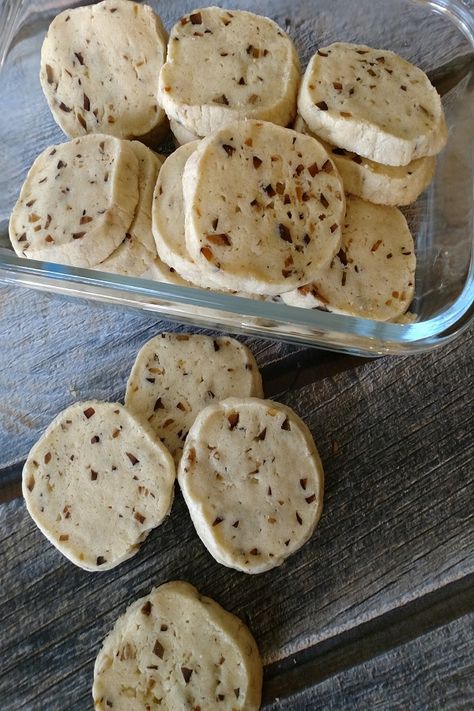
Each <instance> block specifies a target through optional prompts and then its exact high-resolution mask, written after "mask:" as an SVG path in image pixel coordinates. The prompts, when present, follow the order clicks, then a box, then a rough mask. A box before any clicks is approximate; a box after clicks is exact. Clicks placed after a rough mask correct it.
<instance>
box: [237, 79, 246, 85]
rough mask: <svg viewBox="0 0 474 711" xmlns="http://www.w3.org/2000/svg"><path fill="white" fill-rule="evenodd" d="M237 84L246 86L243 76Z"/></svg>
mask: <svg viewBox="0 0 474 711" xmlns="http://www.w3.org/2000/svg"><path fill="white" fill-rule="evenodd" d="M239 84H240V86H246V85H247V82H246V81H245V79H244V78H243V77H240V79H239Z"/></svg>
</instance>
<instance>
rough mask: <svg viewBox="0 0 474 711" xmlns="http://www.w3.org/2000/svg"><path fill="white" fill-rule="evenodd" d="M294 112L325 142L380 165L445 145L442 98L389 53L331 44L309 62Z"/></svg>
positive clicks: (404, 162) (403, 161)
mask: <svg viewBox="0 0 474 711" xmlns="http://www.w3.org/2000/svg"><path fill="white" fill-rule="evenodd" d="M298 112H299V113H300V114H301V116H302V117H303V119H304V120H305V121H306V123H307V124H308V126H309V128H310V129H311V131H314V132H315V133H317V134H318V136H321V138H323V139H324V140H325V141H328V142H329V143H331V144H333V145H335V146H339V147H340V148H345V149H347V150H349V151H354V152H356V153H358V154H359V155H361V156H365V157H366V158H370V159H371V160H373V161H376V162H377V163H382V164H383V165H408V163H410V162H411V161H412V160H414V159H415V158H421V157H423V156H432V155H435V154H436V153H438V152H439V151H440V150H441V149H442V148H443V147H444V145H445V144H446V141H447V135H448V131H447V127H446V122H445V119H444V113H443V107H442V105H441V99H440V97H439V95H438V93H437V92H436V89H435V88H434V87H433V86H432V84H431V83H430V81H429V79H428V77H427V76H426V74H425V73H424V72H423V71H422V70H421V69H419V68H418V67H415V66H413V64H410V63H409V62H407V61H406V60H405V59H402V58H401V57H399V56H398V55H397V54H395V53H394V52H389V51H388V50H385V49H372V48H371V47H367V46H366V45H357V44H346V43H344V42H336V43H334V44H332V45H329V47H323V48H321V49H319V50H318V51H317V53H316V54H315V55H314V56H313V57H312V58H311V60H310V62H309V64H308V67H307V69H306V71H305V73H304V76H303V80H302V83H301V86H300V91H299V95H298Z"/></svg>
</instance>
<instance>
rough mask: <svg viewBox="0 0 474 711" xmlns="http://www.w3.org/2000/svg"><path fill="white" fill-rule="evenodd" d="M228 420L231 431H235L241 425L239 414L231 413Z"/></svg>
mask: <svg viewBox="0 0 474 711" xmlns="http://www.w3.org/2000/svg"><path fill="white" fill-rule="evenodd" d="M227 419H228V420H229V425H230V427H229V429H231V430H233V429H235V428H236V427H237V425H238V424H239V419H240V415H239V413H238V412H231V414H230V415H227Z"/></svg>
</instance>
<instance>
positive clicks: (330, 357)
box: [0, 287, 474, 711]
mask: <svg viewBox="0 0 474 711" xmlns="http://www.w3.org/2000/svg"><path fill="white" fill-rule="evenodd" d="M0 306H1V310H0V444H1V465H2V467H3V470H2V472H1V481H2V482H3V487H2V489H1V499H2V500H3V501H4V503H2V504H1V505H0V536H1V538H2V545H1V549H0V570H1V571H2V585H1V588H0V600H1V601H0V619H1V621H2V635H1V639H0V650H1V657H0V658H1V666H0V708H1V709H2V710H4V711H5V710H7V709H15V711H16V710H18V709H28V711H36V710H41V711H43V710H46V709H48V711H55V710H58V711H63V710H66V709H68V710H69V709H74V710H76V709H77V710H78V711H80V710H82V709H89V708H91V705H92V704H91V694H90V689H91V682H92V668H93V662H94V658H95V656H96V654H97V651H98V649H99V646H100V644H101V641H102V639H103V637H104V635H105V634H106V633H107V632H108V630H110V628H111V626H112V625H113V623H114V620H115V619H116V617H117V616H118V615H119V614H121V613H122V612H123V611H124V610H125V607H126V606H127V604H128V603H129V602H130V601H132V600H133V599H135V598H137V597H139V596H141V595H143V594H145V593H146V592H148V591H149V590H150V588H151V587H152V586H154V585H159V584H160V583H162V582H165V581H167V580H170V579H186V580H189V581H190V582H192V583H193V584H195V585H196V586H198V587H199V589H200V590H201V591H202V592H203V593H205V594H209V595H211V596H212V597H214V598H215V599H216V600H218V601H219V602H220V603H221V604H222V605H223V606H224V607H226V608H227V609H229V610H231V611H233V612H235V613H236V614H237V615H239V616H241V617H242V618H243V619H245V620H246V621H247V622H248V624H249V625H250V627H251V629H252V631H253V633H254V635H255V637H256V639H257V642H258V644H259V647H260V649H261V652H262V655H263V658H264V661H265V665H266V670H265V685H264V708H265V709H288V710H291V711H299V710H300V709H301V710H303V709H320V708H321V709H334V710H337V711H341V710H343V709H364V710H365V709H372V708H377V709H403V710H406V709H420V710H421V709H423V710H425V709H429V710H432V709H442V710H443V711H445V710H446V709H453V710H454V709H455V710H456V711H458V710H459V709H467V708H473V704H474V688H473V678H474V669H473V661H472V644H473V622H474V615H473V602H474V594H473V580H472V572H473V568H474V554H473V551H474V526H473V520H472V501H473V493H474V482H473V469H474V467H473V450H474V447H473V438H472V424H473V407H472V405H473V391H474V387H473V386H474V382H473V380H474V379H473V371H474V369H473V340H474V339H473V330H471V331H468V332H467V333H465V334H464V335H463V336H462V337H461V338H459V339H458V340H457V341H455V342H454V343H452V344H450V345H448V346H447V347H445V348H444V349H443V350H439V351H436V352H434V353H432V354H428V355H419V356H411V357H406V358H398V359H395V358H385V359H380V360H373V361H365V360H362V359H357V358H353V357H345V356H336V355H334V354H327V353H326V354H325V353H323V352H320V351H317V350H311V349H305V348H302V347H296V346H287V345H284V344H281V343H280V344H279V343H274V342H273V343H272V342H270V341H263V340H257V339H250V338H249V339H244V340H245V341H246V342H247V343H248V345H250V347H251V348H252V350H253V351H254V353H255V354H256V357H257V360H258V362H259V365H260V366H261V368H262V372H263V378H264V384H265V391H266V394H267V395H268V396H270V397H273V398H275V399H278V400H280V401H281V402H284V403H286V404H288V405H290V406H291V407H293V408H294V409H295V410H296V411H297V412H298V413H299V414H300V415H301V417H303V418H304V419H305V421H306V422H307V423H308V425H309V427H310V428H311V431H312V433H313V435H314V437H315V440H316V442H317V445H318V448H319V450H320V453H321V457H322V460H323V462H324V466H325V470H326V477H327V485H326V494H325V509H324V514H323V517H322V520H321V523H320V525H319V526H318V528H317V530H316V532H315V534H314V535H313V537H312V539H311V540H310V542H309V543H308V544H307V545H306V546H305V547H304V548H303V549H302V550H301V551H299V552H298V553H297V554H296V555H294V556H293V557H292V558H290V559H289V560H288V561H287V563H286V564H284V565H283V566H282V567H280V568H277V569H276V570H273V571H271V572H269V573H265V574H262V575H257V576H248V575H245V574H242V573H238V572H236V571H233V570H230V569H227V568H224V567H222V566H220V565H218V564H217V563H216V562H215V561H214V559H213V558H212V557H211V556H210V555H209V554H208V553H207V551H206V550H205V548H204V547H203V546H202V544H201V542H200V541H199V539H198V537H197V536H196V534H195V533H194V529H193V526H192V524H191V521H190V519H189V516H188V513H187V510H186V508H185V505H184V503H183V500H182V498H181V496H180V495H178V496H177V498H176V502H175V505H174V507H173V512H172V515H171V516H170V518H169V519H168V520H167V521H166V523H165V524H164V525H163V526H162V527H160V528H159V529H158V530H156V531H154V532H153V533H152V534H151V535H150V536H149V538H148V539H147V541H146V543H145V544H144V545H143V546H142V548H141V549H140V551H139V552H138V554H137V555H136V556H135V557H134V558H132V559H131V560H129V561H127V562H126V563H124V564H122V565H120V566H119V567H118V568H116V569H115V570H112V571H110V572H104V573H102V574H97V575H93V574H90V573H87V572H84V571H81V570H79V569H78V568H76V567H75V566H73V565H72V564H71V563H69V562H68V561H67V560H66V559H65V558H63V557H62V556H61V555H60V554H59V553H58V552H57V551H56V549H55V548H53V546H51V545H50V544H49V543H48V542H47V541H46V540H45V538H44V537H43V536H42V535H41V533H40V532H39V531H38V529H37V528H36V527H35V525H34V524H33V522H32V521H31V519H30V518H29V516H28V514H27V512H26V509H25V506H24V504H23V502H22V500H21V498H16V497H18V496H19V491H20V490H19V484H18V482H19V477H20V472H21V464H22V461H23V460H24V458H25V456H26V455H27V453H28V449H29V447H30V446H31V445H32V444H33V442H34V441H35V440H36V439H37V437H38V436H39V434H40V433H41V431H42V430H43V429H44V428H45V426H46V425H47V424H48V423H49V421H50V420H51V419H52V418H53V417H54V416H55V415H56V414H57V412H58V411H59V410H60V409H62V408H63V407H65V406H66V405H67V404H69V403H71V402H72V401H74V400H77V399H85V398H88V397H97V398H103V399H117V398H118V399H121V398H122V397H123V393H124V387H125V382H126V378H127V374H128V372H129V369H130V366H131V364H132V362H133V360H134V357H135V354H136V352H137V350H138V348H139V347H140V346H141V345H142V344H143V343H144V342H145V341H146V340H147V339H149V338H150V337H152V336H153V335H155V334H156V333H158V332H159V331H161V330H164V329H166V328H168V329H169V328H170V326H169V324H168V325H167V324H164V323H163V322H159V321H158V320H157V319H156V317H154V316H152V315H150V314H142V313H140V312H123V311H119V310H116V309H115V308H113V307H105V306H101V305H98V304H92V303H87V302H86V301H80V300H67V299H63V298H59V297H56V298H55V297H48V296H46V295H44V294H40V293H36V292H33V291H29V290H23V289H10V288H6V287H3V288H2V287H0ZM175 328H176V329H179V328H182V327H179V326H175ZM8 499H11V500H9V501H7V500H8Z"/></svg>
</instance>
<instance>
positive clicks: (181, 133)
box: [170, 119, 202, 147]
mask: <svg viewBox="0 0 474 711" xmlns="http://www.w3.org/2000/svg"><path fill="white" fill-rule="evenodd" d="M170 129H171V133H172V134H173V136H174V139H175V144H176V146H177V147H179V146H184V144H185V143H190V142H191V141H199V140H200V139H201V138H202V136H197V135H196V134H195V133H192V132H191V131H188V129H187V128H185V127H184V126H183V124H181V123H179V121H175V120H174V119H171V120H170Z"/></svg>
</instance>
